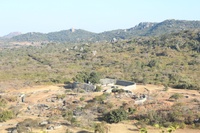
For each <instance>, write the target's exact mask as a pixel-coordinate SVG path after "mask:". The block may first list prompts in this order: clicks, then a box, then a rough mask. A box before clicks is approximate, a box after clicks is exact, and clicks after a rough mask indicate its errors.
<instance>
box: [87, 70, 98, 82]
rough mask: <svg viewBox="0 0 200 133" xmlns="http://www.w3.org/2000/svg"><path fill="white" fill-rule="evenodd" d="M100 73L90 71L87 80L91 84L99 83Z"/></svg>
mask: <svg viewBox="0 0 200 133" xmlns="http://www.w3.org/2000/svg"><path fill="white" fill-rule="evenodd" d="M99 80H100V75H99V73H97V72H91V73H90V76H89V78H88V81H90V82H91V83H93V84H96V83H99Z"/></svg>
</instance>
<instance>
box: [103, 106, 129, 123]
mask: <svg viewBox="0 0 200 133" xmlns="http://www.w3.org/2000/svg"><path fill="white" fill-rule="evenodd" d="M127 117H128V113H127V112H126V110H124V109H122V108H120V109H116V110H112V111H110V112H109V113H107V114H105V115H104V120H105V121H106V122H108V123H118V122H120V121H122V120H126V119H127Z"/></svg>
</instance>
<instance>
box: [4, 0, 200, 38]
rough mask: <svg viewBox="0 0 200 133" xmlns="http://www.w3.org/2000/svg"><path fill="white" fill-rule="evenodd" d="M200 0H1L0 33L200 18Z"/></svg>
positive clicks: (100, 29) (95, 28)
mask: <svg viewBox="0 0 200 133" xmlns="http://www.w3.org/2000/svg"><path fill="white" fill-rule="evenodd" d="M199 6H200V0H0V36H3V35H5V34H8V33H10V32H14V31H19V32H22V33H26V32H43V33H48V32H53V31H60V30H66V29H70V28H72V27H74V28H76V29H85V30H88V31H92V32H103V31H107V30H113V29H125V28H130V27H134V26H135V25H136V24H138V23H139V22H161V21H163V20H166V19H181V20H200V14H199V13H200V8H199Z"/></svg>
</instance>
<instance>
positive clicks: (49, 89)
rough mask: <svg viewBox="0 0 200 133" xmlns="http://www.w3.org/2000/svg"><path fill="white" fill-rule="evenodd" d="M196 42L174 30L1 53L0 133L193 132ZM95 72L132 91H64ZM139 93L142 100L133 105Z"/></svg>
mask: <svg viewBox="0 0 200 133" xmlns="http://www.w3.org/2000/svg"><path fill="white" fill-rule="evenodd" d="M199 40H200V38H199V32H197V31H182V32H180V33H176V34H170V35H164V36H161V37H137V38H132V39H129V40H122V41H117V42H115V43H109V42H97V43H92V44H87V43H85V44H73V45H72V44H66V43H48V44H42V45H40V46H22V47H14V46H13V47H12V48H10V47H9V48H2V49H1V50H0V63H1V64H0V122H1V124H0V132H7V131H10V130H15V131H18V132H23V131H25V132H41V131H44V132H46V131H51V132H61V133H62V132H63V133H65V132H68V133H69V132H78V133H81V132H84V131H85V132H94V131H96V132H98V131H99V132H102V133H103V132H106V131H108V132H111V133H112V132H115V133H116V132H127V133H128V132H142V131H143V132H145V131H146V130H147V131H148V132H161V131H162V130H163V131H164V132H169V130H176V132H180V133H183V132H184V131H183V130H181V129H184V130H185V131H187V132H198V131H199V128H200V114H199V112H200V93H199V91H200V83H199V81H200V78H199V75H200V69H199V68H200V54H199V52H200V45H199ZM95 74H98V78H104V77H110V78H116V79H123V80H130V81H134V82H136V83H137V84H140V85H137V89H136V90H135V91H134V92H133V94H131V95H129V94H126V92H123V91H120V92H115V93H110V94H109V93H103V92H86V91H84V90H79V91H77V90H71V88H69V87H70V86H67V85H68V83H70V82H71V81H72V80H79V81H87V80H93V81H95V82H96V79H94V78H93V77H95V76H94V75H95ZM96 76H97V75H96ZM86 79H87V80H86ZM63 83H65V84H64V85H63ZM47 84H48V85H47ZM50 84H51V85H52V86H51V85H50ZM58 84H61V85H58ZM36 85H44V86H36ZM99 87H100V88H98V90H99V91H100V90H101V87H103V86H99ZM105 88H106V87H105ZM105 88H103V89H102V90H104V89H105ZM173 88H176V89H173ZM22 94H25V102H21V100H22V99H20V97H19V96H22ZM140 94H145V95H147V96H148V97H147V101H145V102H144V103H143V104H141V105H136V104H135V100H136V99H135V97H136V96H138V95H140ZM105 122H107V123H105ZM118 122H119V123H118ZM109 123H112V124H109ZM116 123H118V124H116ZM116 126H117V127H119V130H118V131H116ZM167 130H168V131H167Z"/></svg>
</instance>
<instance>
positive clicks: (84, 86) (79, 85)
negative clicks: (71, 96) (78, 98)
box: [72, 82, 96, 92]
mask: <svg viewBox="0 0 200 133" xmlns="http://www.w3.org/2000/svg"><path fill="white" fill-rule="evenodd" d="M72 89H83V90H85V91H87V92H89V91H94V90H95V89H96V86H95V85H92V84H86V83H78V82H74V83H73V84H72Z"/></svg>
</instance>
